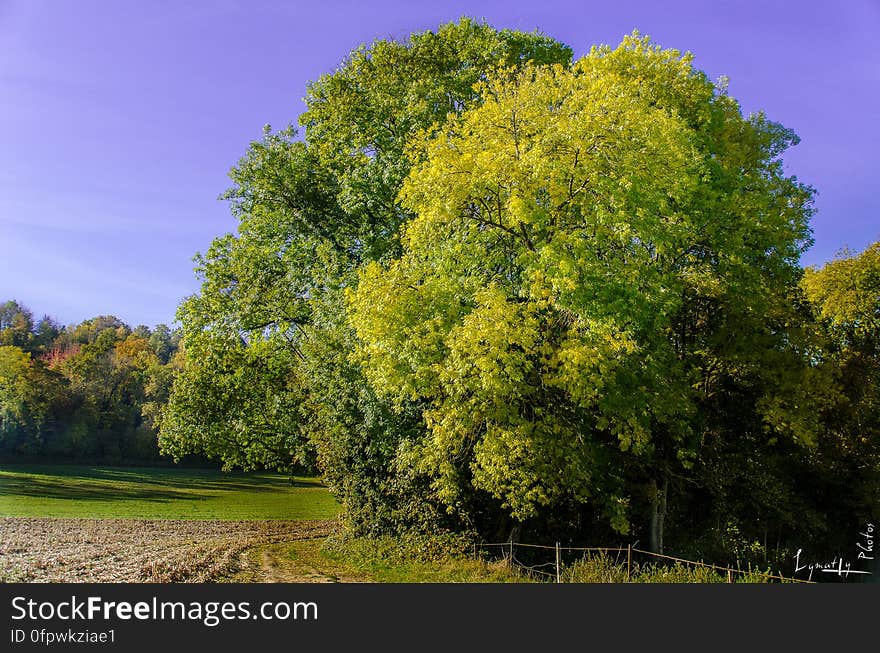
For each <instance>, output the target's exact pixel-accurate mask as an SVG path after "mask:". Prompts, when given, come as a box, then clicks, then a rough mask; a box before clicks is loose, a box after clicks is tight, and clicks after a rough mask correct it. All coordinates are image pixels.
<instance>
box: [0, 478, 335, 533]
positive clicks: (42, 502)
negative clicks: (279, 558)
mask: <svg viewBox="0 0 880 653" xmlns="http://www.w3.org/2000/svg"><path fill="white" fill-rule="evenodd" d="M338 512H339V505H338V504H337V503H336V501H335V499H334V498H333V497H332V496H331V495H330V493H329V492H328V491H327V489H326V488H325V487H324V486H323V485H321V483H320V482H319V481H318V480H316V479H313V478H303V477H295V478H294V484H293V485H292V486H291V485H290V484H289V483H288V477H287V476H285V475H281V474H272V473H251V474H245V473H223V472H219V471H213V470H195V469H178V468H131V467H91V466H83V465H0V517H93V518H120V519H233V520H235V519H330V518H333V517H335V516H336V515H337V514H338Z"/></svg>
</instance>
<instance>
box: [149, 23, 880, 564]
mask: <svg viewBox="0 0 880 653" xmlns="http://www.w3.org/2000/svg"><path fill="white" fill-rule="evenodd" d="M305 99H306V111H305V113H303V114H302V116H301V117H300V126H301V127H302V129H303V131H302V133H300V132H298V131H297V130H296V129H294V128H293V127H288V128H286V129H283V130H281V131H272V130H271V128H268V127H267V128H266V130H265V131H264V134H263V137H262V139H261V140H259V141H257V142H254V143H252V144H251V146H250V147H249V148H248V150H247V152H246V153H245V155H244V157H243V158H242V159H241V160H240V161H239V162H238V164H237V165H236V166H235V167H234V168H233V169H232V171H231V178H232V182H233V185H232V188H231V189H230V190H229V191H227V193H226V194H225V195H224V197H225V198H226V199H227V200H229V201H230V203H231V208H232V211H233V214H234V215H235V216H236V218H237V219H238V222H239V225H238V230H237V232H236V233H234V234H225V235H223V236H220V237H219V238H217V239H215V240H214V242H213V243H212V244H211V246H210V247H209V248H208V249H207V251H206V252H205V253H204V254H203V255H199V256H197V258H196V265H197V268H196V271H197V274H198V276H199V278H200V279H201V282H202V286H201V290H200V292H199V293H198V294H196V295H193V296H192V297H189V298H187V299H186V300H185V301H184V302H183V303H182V304H181V307H180V309H179V312H178V319H179V320H180V322H181V324H182V334H183V347H182V352H183V353H182V354H181V369H180V371H179V373H177V374H176V375H175V376H174V382H173V389H172V390H171V393H170V398H169V401H168V404H167V406H165V407H162V408H159V409H157V410H156V411H155V420H156V423H158V424H159V426H160V444H161V447H162V450H163V451H164V452H165V453H167V454H170V455H172V456H174V457H175V458H180V457H182V456H185V455H188V454H190V453H204V454H207V455H209V456H211V457H213V458H216V459H219V460H220V461H222V463H223V464H224V465H225V466H227V467H233V466H239V467H244V468H257V467H268V468H277V469H290V468H291V467H292V466H297V465H299V466H310V465H313V464H316V465H317V467H318V469H319V470H320V472H321V474H322V475H323V477H324V479H325V480H326V481H327V483H328V484H329V485H330V487H331V489H332V490H333V491H334V492H335V493H336V494H337V496H338V497H339V498H340V499H341V501H342V503H343V505H344V507H345V517H346V519H347V521H348V523H349V525H350V526H352V527H353V528H355V529H356V530H359V531H361V532H370V533H378V532H388V531H394V530H401V529H409V528H420V529H436V528H454V529H468V530H471V531H473V532H476V533H478V534H481V535H483V536H487V537H491V536H497V535H499V534H500V535H504V536H505V537H507V536H509V535H510V534H511V532H513V533H516V532H522V530H530V531H531V532H534V533H544V534H548V533H551V532H552V533H555V534H556V535H560V534H567V535H566V536H573V535H572V534H577V535H578V536H579V537H584V536H585V535H589V536H591V537H595V538H598V537H603V538H608V537H620V536H622V534H628V536H629V537H632V538H638V537H644V538H645V539H646V540H648V541H650V543H651V545H652V546H653V547H654V548H655V549H657V550H661V549H662V548H663V546H664V532H667V534H668V537H672V538H673V541H674V542H676V543H677V545H678V546H691V547H692V548H694V549H699V551H698V552H699V553H700V554H704V553H705V554H708V553H710V552H713V551H717V550H718V547H721V548H722V549H724V550H731V549H732V548H734V549H736V550H737V551H739V550H743V551H745V550H756V547H755V545H754V543H755V542H756V541H759V540H762V541H763V544H761V545H760V546H759V547H757V548H762V549H763V550H764V552H765V554H766V551H767V548H768V546H769V545H768V544H767V542H768V539H769V538H770V534H771V533H775V534H776V535H777V548H779V546H783V545H781V544H780V542H782V541H783V539H784V538H783V536H782V532H783V531H784V530H786V529H788V530H791V529H793V528H794V526H795V525H796V524H797V523H798V521H797V520H798V517H797V515H798V514H801V515H803V516H805V519H807V520H808V521H809V523H810V527H809V528H810V530H811V532H812V533H819V532H822V531H823V529H824V531H825V532H827V530H828V528H827V527H828V524H829V523H830V520H831V519H832V517H831V513H832V507H831V506H830V505H829V504H828V503H827V502H824V501H823V500H822V499H817V498H816V497H815V494H814V493H812V492H809V491H807V492H804V490H805V488H809V487H811V486H812V485H814V484H816V483H818V482H819V480H820V479H821V480H822V482H827V483H829V487H831V486H833V487H838V488H839V487H840V484H842V483H845V482H848V481H852V480H853V479H857V480H858V484H859V487H860V488H862V490H860V492H861V494H860V496H859V498H857V499H853V502H852V503H851V505H850V506H849V507H848V510H849V512H848V514H849V515H850V516H852V517H853V518H855V517H856V516H857V515H859V516H860V515H864V514H866V513H867V512H870V509H869V508H868V507H867V506H869V505H870V500H871V499H869V498H866V497H868V495H869V494H870V491H869V489H868V488H870V487H872V486H871V483H874V482H875V481H876V479H877V464H876V459H874V458H871V456H873V455H874V453H873V452H874V451H876V438H875V437H874V436H870V437H868V439H867V440H862V444H861V445H859V446H860V447H861V448H858V447H856V449H858V452H859V453H858V455H864V456H867V457H868V458H869V459H870V460H871V462H870V463H869V464H868V465H867V467H860V468H859V469H860V470H861V471H859V472H857V473H856V472H855V471H854V469H855V466H856V463H855V462H854V460H855V458H854V456H855V455H856V454H854V453H853V451H854V450H853V449H852V447H854V446H855V444H854V442H856V441H857V440H858V437H863V436H856V435H855V431H854V427H853V424H856V423H858V424H862V425H864V424H875V425H876V423H877V420H876V403H874V402H873V401H874V400H873V399H864V397H865V396H868V395H870V396H872V397H874V396H876V390H875V389H876V386H877V376H876V360H877V356H876V347H875V348H874V349H871V347H870V346H868V345H867V344H866V343H872V342H873V343H876V339H874V340H870V338H868V336H866V335H865V334H866V333H868V334H871V333H875V332H876V314H875V313H876V283H875V282H876V278H875V277H874V276H871V275H872V274H873V272H870V271H868V268H869V267H870V266H869V265H867V264H866V266H865V271H858V270H861V265H862V263H861V261H862V260H863V259H861V258H860V259H858V261H859V263H853V262H852V261H854V260H856V259H855V258H853V259H852V260H851V259H845V260H842V261H840V262H837V263H832V264H830V265H829V266H828V267H827V269H823V270H822V271H818V270H817V271H811V270H808V271H807V272H806V273H804V270H803V269H802V267H801V264H800V256H801V254H802V253H803V252H804V251H805V250H806V249H807V248H808V247H809V246H810V245H811V243H812V240H811V231H810V226H809V220H810V217H811V215H812V211H813V208H812V202H813V190H812V189H811V188H810V187H809V186H807V185H805V184H803V183H802V182H800V181H799V180H798V179H796V178H795V177H793V176H790V175H787V174H786V173H785V171H784V167H783V159H782V157H783V154H784V153H785V151H786V150H787V149H788V148H790V147H792V146H794V145H796V144H797V142H798V138H797V136H796V135H795V134H794V133H793V132H792V131H791V130H789V129H787V128H785V127H784V126H782V125H780V124H779V123H776V122H774V121H772V120H771V119H769V118H768V117H766V116H765V115H763V114H762V113H758V114H754V115H748V116H746V115H743V113H742V111H741V109H740V106H739V104H738V103H737V101H736V100H735V99H734V98H732V97H731V96H730V95H729V94H728V93H727V90H726V88H725V86H724V85H723V84H722V83H713V82H712V81H711V80H710V79H708V77H707V76H706V75H705V73H703V72H702V71H700V70H698V69H696V68H695V67H694V65H693V59H692V57H691V55H690V54H687V53H684V54H683V53H681V52H680V51H677V50H672V49H664V48H661V47H659V46H658V45H656V44H654V43H652V42H651V41H650V39H648V38H646V37H642V36H641V35H639V34H638V33H634V34H632V35H630V36H627V37H626V38H624V40H623V42H622V43H621V44H620V45H619V46H618V47H610V46H601V47H594V48H593V49H592V50H591V51H590V52H589V54H587V55H586V56H584V57H583V58H581V59H580V60H578V61H576V62H572V52H571V49H570V48H568V47H567V46H565V45H563V44H561V43H558V42H556V41H554V40H553V39H551V38H548V37H546V36H543V35H540V34H524V33H520V32H514V31H509V30H501V31H498V30H495V29H492V28H491V27H489V26H487V25H485V24H482V23H477V22H474V21H471V20H467V19H464V20H462V21H459V22H458V23H453V24H449V25H444V26H442V27H441V28H440V29H438V30H437V31H436V32H433V31H426V32H421V33H417V34H413V35H412V36H411V37H409V39H407V40H405V41H392V40H379V41H376V42H374V43H372V44H370V45H364V46H361V47H359V48H357V49H356V50H354V51H353V52H352V53H350V55H349V56H348V57H347V58H346V59H345V60H344V61H343V62H342V63H341V65H340V66H339V67H338V68H337V69H336V70H335V71H334V72H332V73H328V74H327V75H324V76H322V77H321V78H319V79H318V80H316V81H315V82H314V83H312V84H311V85H310V86H309V87H308V91H307V94H306V98H305ZM871 252H873V249H872V250H869V253H867V254H866V255H864V256H865V258H864V260H865V261H869V260H873V259H872V258H871V257H872V256H874V253H871ZM875 258H876V257H875ZM847 261H849V262H847ZM852 279H858V281H857V282H856V284H855V287H856V288H857V289H858V290H857V291H851V290H850V289H848V288H850V287H851V286H852V283H851V281H852ZM847 284H850V285H849V286H848V285H847ZM871 293H874V294H873V295H872V294H871ZM872 297H873V299H872ZM872 301H873V302H874V303H872ZM871 310H873V311H874V313H871ZM872 316H873V317H872ZM872 319H873V320H874V322H873V326H871V324H872V323H871V320H872ZM866 329H867V330H866ZM871 329H873V331H872V330H871ZM154 335H155V334H154ZM866 338H867V339H866ZM871 338H874V336H871ZM132 348H133V349H137V348H136V347H134V345H132ZM854 348H855V349H854ZM856 349H858V355H856V354H855V353H854V352H855V351H856ZM154 351H157V355H159V354H158V349H157V348H155V347H154ZM160 360H164V359H163V358H161V357H160ZM857 360H858V361H862V362H864V361H869V362H868V363H865V364H862V362H860V363H859V365H861V366H859V365H856V364H855V362H854V361H857ZM872 365H874V367H872ZM855 378H858V379H859V380H860V381H859V382H860V383H863V384H865V385H867V386H868V387H870V388H873V389H874V390H871V391H870V392H868V393H867V394H865V395H858V396H856V395H855V394H853V393H852V391H851V390H852V388H851V389H850V390H847V388H848V387H849V386H848V385H847V384H848V383H850V382H851V381H852V379H855ZM845 379H848V380H845ZM871 392H873V393H874V394H871ZM856 405H858V406H859V408H858V411H857V413H856V412H851V411H852V410H854V409H853V408H852V407H853V406H856ZM856 414H857V417H856V416H855V415H856ZM817 415H818V416H819V419H816V416H817ZM872 420H873V421H872ZM832 468H833V470H834V471H833V472H831V471H829V470H830V469H832ZM875 486H876V483H875ZM746 497H748V498H746ZM713 547H715V548H713Z"/></svg>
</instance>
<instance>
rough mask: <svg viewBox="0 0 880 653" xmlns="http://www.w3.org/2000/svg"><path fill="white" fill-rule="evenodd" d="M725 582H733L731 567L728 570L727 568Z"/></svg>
mask: <svg viewBox="0 0 880 653" xmlns="http://www.w3.org/2000/svg"><path fill="white" fill-rule="evenodd" d="M727 582H728V583H732V582H733V569H728V570H727Z"/></svg>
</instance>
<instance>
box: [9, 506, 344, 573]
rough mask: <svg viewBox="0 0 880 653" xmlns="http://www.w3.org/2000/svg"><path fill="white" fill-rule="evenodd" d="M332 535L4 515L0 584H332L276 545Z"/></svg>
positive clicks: (323, 524)
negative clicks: (283, 553)
mask: <svg viewBox="0 0 880 653" xmlns="http://www.w3.org/2000/svg"><path fill="white" fill-rule="evenodd" d="M335 529H336V522H335V521H333V520H321V521H208V520H205V521H202V520H198V521H195V520H170V519H169V520H137V519H50V518H27V517H3V518H0V582H29V583H34V582H110V583H138V582H154V583H155V582H159V583H163V582H164V583H187V582H222V581H226V580H240V579H245V578H246V579H247V581H248V582H334V581H337V580H340V579H338V578H334V577H332V575H327V574H322V573H321V572H320V571H317V570H309V569H303V568H302V567H301V566H299V567H297V566H293V565H292V564H291V563H290V561H288V560H286V559H285V558H284V556H283V555H282V553H281V550H282V549H281V546H282V545H283V544H284V543H286V542H294V541H297V540H305V539H316V538H323V537H326V536H328V535H329V534H331V533H332V532H333V531H334V530H335ZM255 557H258V558H259V561H260V562H259V564H255V562H254V558H255Z"/></svg>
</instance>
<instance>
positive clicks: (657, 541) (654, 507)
mask: <svg viewBox="0 0 880 653" xmlns="http://www.w3.org/2000/svg"><path fill="white" fill-rule="evenodd" d="M668 493H669V477H667V476H666V475H664V476H663V488H662V489H660V488H658V487H657V481H656V480H655V479H651V530H650V548H651V551H653V552H654V553H663V525H664V522H665V521H666V495H667V494H668Z"/></svg>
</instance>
